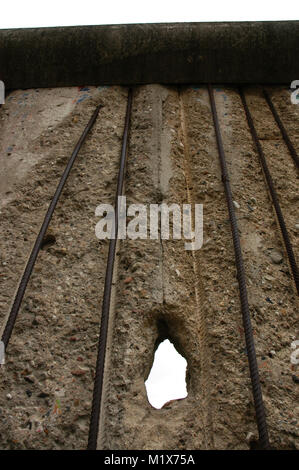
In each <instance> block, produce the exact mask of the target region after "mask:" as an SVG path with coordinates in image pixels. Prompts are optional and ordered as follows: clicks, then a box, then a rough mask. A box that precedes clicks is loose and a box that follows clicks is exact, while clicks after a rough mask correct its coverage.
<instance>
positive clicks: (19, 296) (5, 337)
mask: <svg viewBox="0 0 299 470" xmlns="http://www.w3.org/2000/svg"><path fill="white" fill-rule="evenodd" d="M101 107H102V105H99V106H98V107H97V108H96V110H95V111H94V113H93V115H92V116H91V118H90V120H89V122H88V124H87V126H86V127H85V129H84V132H83V134H82V135H81V137H80V139H79V140H78V142H77V145H76V146H75V148H74V150H73V153H72V155H71V157H70V159H69V161H68V164H67V166H66V168H65V170H64V172H63V174H62V176H61V179H60V181H59V183H58V186H57V188H56V191H55V194H54V196H53V199H52V201H51V203H50V205H49V207H48V210H47V213H46V215H45V218H44V221H43V223H42V226H41V229H40V231H39V234H38V236H37V238H36V241H35V243H34V246H33V248H32V251H31V254H30V256H29V259H28V262H27V265H26V267H25V270H24V273H23V275H22V277H21V280H20V283H19V286H18V289H17V292H16V295H15V298H14V301H13V304H12V307H11V310H10V313H9V316H8V319H7V322H6V326H5V329H4V331H3V334H2V338H1V339H2V341H3V343H4V347H5V349H6V348H7V346H8V342H9V339H10V337H11V334H12V330H13V328H14V324H15V322H16V319H17V316H18V313H19V309H20V306H21V302H22V300H23V297H24V294H25V291H26V287H27V284H28V282H29V279H30V276H31V273H32V270H33V267H34V265H35V261H36V259H37V256H38V253H39V250H40V248H41V245H42V242H43V238H44V236H45V234H46V231H47V228H48V226H49V223H50V221H51V218H52V215H53V212H54V210H55V207H56V205H57V202H58V200H59V197H60V195H61V193H62V190H63V187H64V185H65V183H66V180H67V178H68V176H69V173H70V171H71V169H72V166H73V164H74V161H75V159H76V157H77V155H78V153H79V150H80V148H81V147H82V144H83V143H84V141H85V139H86V137H87V134H88V133H89V131H90V129H91V128H92V126H93V125H94V123H95V121H96V118H97V116H98V114H99V110H100V108H101Z"/></svg>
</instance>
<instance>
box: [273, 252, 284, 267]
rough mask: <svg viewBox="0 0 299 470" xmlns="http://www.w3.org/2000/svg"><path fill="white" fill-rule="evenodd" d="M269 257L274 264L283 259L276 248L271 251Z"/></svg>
mask: <svg viewBox="0 0 299 470" xmlns="http://www.w3.org/2000/svg"><path fill="white" fill-rule="evenodd" d="M270 258H271V261H272V262H273V263H274V264H280V263H281V262H282V260H283V257H282V254H281V253H280V252H279V251H276V250H273V251H271V254H270Z"/></svg>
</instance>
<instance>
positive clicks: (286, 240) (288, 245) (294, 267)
mask: <svg viewBox="0 0 299 470" xmlns="http://www.w3.org/2000/svg"><path fill="white" fill-rule="evenodd" d="M239 93H240V96H241V100H242V103H243V106H244V110H245V114H246V117H247V122H248V126H249V129H250V132H251V136H252V139H253V142H254V144H255V147H256V150H257V153H258V156H259V160H260V163H261V166H262V168H263V172H264V175H265V178H266V181H267V184H268V188H269V192H270V195H271V198H272V202H273V206H274V209H275V212H276V216H277V220H278V223H279V226H280V230H281V234H282V237H283V241H284V244H285V248H286V252H287V255H288V259H289V264H290V267H291V271H292V274H293V278H294V282H295V286H296V289H297V293H298V295H299V271H298V266H297V263H296V258H295V255H294V251H293V247H292V243H291V240H290V237H289V233H288V230H287V227H286V223H285V220H284V217H283V214H282V211H281V207H280V204H279V199H278V195H277V192H276V190H275V187H274V183H273V180H272V176H271V173H270V171H269V168H268V165H267V161H266V157H265V154H264V151H263V148H262V146H261V143H260V141H259V138H258V135H257V132H256V129H255V126H254V122H253V119H252V116H251V113H250V111H249V108H248V105H247V101H246V98H245V94H244V90H243V88H240V89H239Z"/></svg>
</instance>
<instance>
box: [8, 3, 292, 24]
mask: <svg viewBox="0 0 299 470" xmlns="http://www.w3.org/2000/svg"><path fill="white" fill-rule="evenodd" d="M298 16H299V9H298V0H296V1H295V0H289V1H288V2H287V3H285V2H273V1H270V0H265V1H263V2H261V1H257V0H252V1H251V2H240V1H239V0H226V1H225V2H224V1H223V0H214V1H213V2H200V1H198V0H185V1H184V2H174V1H173V0H163V1H161V0H151V2H144V1H140V0H126V1H123V0H114V1H113V2H100V1H99V0H85V2H81V1H79V0H51V2H42V1H40V0H26V2H25V1H24V0H10V1H9V2H3V4H2V5H1V15H0V29H3V28H34V27H41V26H44V27H45V26H76V25H94V24H124V23H162V22H196V21H277V20H297V19H298Z"/></svg>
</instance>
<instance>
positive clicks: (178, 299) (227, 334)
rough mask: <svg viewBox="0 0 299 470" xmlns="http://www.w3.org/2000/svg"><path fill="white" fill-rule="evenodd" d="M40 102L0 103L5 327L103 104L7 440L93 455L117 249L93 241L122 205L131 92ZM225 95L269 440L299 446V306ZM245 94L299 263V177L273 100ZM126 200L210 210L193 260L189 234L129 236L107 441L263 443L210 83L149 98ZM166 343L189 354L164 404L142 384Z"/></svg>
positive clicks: (104, 444)
mask: <svg viewBox="0 0 299 470" xmlns="http://www.w3.org/2000/svg"><path fill="white" fill-rule="evenodd" d="M269 91H271V93H272V94H273V101H274V103H275V104H276V106H277V109H278V111H279V113H280V116H281V118H282V120H283V122H284V124H285V126H286V128H287V130H288V132H289V135H290V138H291V140H292V142H293V143H294V145H295V146H296V148H297V151H299V141H298V114H299V109H298V108H299V107H298V106H296V105H291V102H290V95H289V93H288V92H287V90H286V89H283V88H281V87H272V88H269ZM26 93H28V95H27V97H26V96H23V92H22V91H16V92H14V93H12V95H11V96H10V98H9V99H8V100H7V102H6V104H5V106H4V107H2V108H1V110H0V118H1V121H0V126H1V127H0V133H1V136H2V137H1V144H2V148H1V156H0V158H1V168H2V169H3V170H1V173H0V183H1V188H0V194H1V200H2V207H1V222H2V224H1V234H0V235H1V260H0V263H1V277H0V282H1V298H0V300H1V322H2V323H4V319H5V316H6V314H7V312H8V310H9V305H10V302H11V300H12V297H13V294H14V291H15V288H16V286H17V283H18V279H19V277H20V274H21V273H22V269H23V266H24V263H25V262H26V259H27V256H28V254H29V251H30V248H31V246H32V243H33V241H34V237H35V235H36V233H37V232H38V229H39V225H40V223H41V221H42V218H43V214H44V212H45V208H46V206H47V204H48V202H49V200H50V197H51V195H52V194H53V192H54V189H55V186H56V184H57V181H58V179H59V176H60V174H61V172H62V170H63V167H64V165H65V163H66V161H67V158H68V156H69V155H70V152H71V150H72V148H73V146H74V144H75V141H76V139H77V138H78V137H79V135H80V133H81V132H82V130H83V128H84V126H85V124H86V123H87V121H88V119H89V117H90V115H91V113H92V111H93V109H94V107H95V105H96V104H98V103H100V102H102V103H103V104H104V105H105V107H104V108H103V109H102V110H101V111H100V115H99V117H98V119H97V122H96V125H95V127H94V129H93V131H92V133H91V135H90V136H89V138H88V139H87V141H86V143H85V145H84V148H83V149H82V151H81V152H80V154H79V157H78V160H77V162H76V164H75V166H74V168H73V170H72V173H71V175H70V178H69V181H68V183H67V185H66V188H65V190H64V192H63V196H62V199H61V201H60V203H59V205H58V207H57V210H56V211H55V215H54V218H53V221H52V223H51V226H50V228H49V235H51V236H50V237H48V239H47V243H45V245H44V247H43V249H42V250H41V253H40V255H39V257H38V260H37V264H36V267H35V270H34V273H33V276H32V279H31V281H30V284H29V286H28V290H27V293H26V296H25V298H24V301H23V304H22V308H21V310H20V314H19V317H18V320H17V323H16V327H15V330H14V333H13V336H12V338H11V342H10V345H9V348H8V351H7V354H6V364H5V366H4V367H2V368H1V370H0V373H1V382H0V420H1V421H0V430H1V432H0V446H1V448H5V449H12V448H34V449H65V448H67V449H72V448H73V449H80V448H85V446H86V444H87V432H88V421H89V413H90V408H91V398H92V390H93V374H94V367H95V359H96V348H97V339H98V328H99V321H100V311H101V308H100V307H101V298H102V292H103V281H104V274H105V262H106V257H107V247H108V243H107V241H100V240H98V239H97V238H96V237H95V233H94V228H95V225H96V223H97V221H98V218H97V217H95V215H94V211H95V208H96V206H97V205H98V204H100V203H102V202H105V203H113V200H114V192H115V188H116V178H117V169H118V161H119V152H120V146H121V136H122V131H123V124H124V116H125V109H126V96H127V90H126V89H124V88H119V87H105V88H102V87H100V88H93V87H88V89H87V88H86V89H77V88H68V89H63V88H62V89H57V90H55V93H54V91H53V90H39V91H37V90H28V91H27V92H26ZM215 95H216V104H217V109H218V112H219V118H220V124H221V130H222V133H223V141H224V146H225V151H226V156H227V161H228V167H229V171H230V177H231V185H232V191H233V196H234V200H235V202H236V203H237V204H236V207H237V209H236V210H237V216H238V223H239V228H240V235H241V242H242V248H243V254H244V260H245V267H246V274H247V279H248V291H249V303H250V309H251V314H252V322H253V327H254V336H255V342H256V349H257V356H258V363H259V368H260V374H261V381H262V388H263V393H264V400H265V406H266V411H267V418H268V424H269V433H270V440H271V444H272V445H273V446H274V447H276V448H278V449H294V448H297V449H298V448H299V436H298V419H299V410H298V391H297V389H298V378H299V377H298V366H296V365H292V364H291V362H290V355H291V352H292V349H291V343H292V341H294V340H295V339H298V316H297V312H298V299H297V297H296V293H295V288H294V286H293V284H292V280H291V275H290V271H289V268H288V264H287V260H286V254H285V251H284V247H283V244H282V241H281V238H280V233H279V229H278V226H277V223H276V220H275V216H274V212H273V209H272V205H271V202H270V199H269V196H268V192H267V189H266V186H265V182H264V178H263V174H262V171H261V168H260V164H259V161H258V157H257V155H256V153H255V151H254V149H253V145H252V139H251V135H250V133H249V131H248V127H247V124H246V118H245V114H244V111H243V109H242V104H241V101H240V97H239V95H238V92H237V90H236V89H235V88H233V87H230V88H227V87H224V88H223V87H221V88H216V89H215ZM246 97H247V99H248V103H249V106H250V110H251V112H252V114H253V117H254V120H255V123H256V126H257V130H258V134H259V137H260V138H261V139H262V144H263V148H264V150H265V153H266V157H267V161H268V164H269V167H270V171H271V172H272V176H273V179H274V182H275V184H276V187H277V191H278V193H279V198H280V202H281V206H282V209H283V212H284V215H285V218H286V223H287V226H288V228H289V232H290V236H291V240H292V242H293V246H294V251H295V254H296V256H297V257H298V233H299V231H298V224H299V219H298V176H297V172H296V169H295V166H294V164H293V161H292V159H291V157H290V155H289V154H288V151H287V148H286V146H285V144H284V143H283V141H282V139H281V136H280V133H279V130H278V129H277V127H276V125H275V121H274V119H273V117H272V115H271V112H270V110H269V109H268V108H267V105H266V103H265V101H264V99H263V97H262V94H261V92H260V90H259V89H258V88H248V89H246ZM50 110H51V112H50ZM26 113H28V114H27V116H25V114H26ZM22 128H23V129H22ZM21 131H22V132H23V134H22V132H21ZM22 135H23V138H21V136H22ZM21 159H23V160H21ZM20 162H21V164H20ZM13 168H17V169H18V171H17V172H16V173H15V175H13ZM6 175H7V177H6ZM125 192H126V196H127V203H128V204H130V203H133V202H134V203H146V204H149V203H161V202H162V201H163V202H166V203H169V204H170V203H179V204H181V203H188V202H189V203H191V202H193V203H195V202H196V203H203V204H204V245H203V247H202V249H200V250H198V251H196V252H190V251H186V250H185V249H184V240H177V241H175V240H170V241H166V240H161V239H158V240H149V239H148V240H139V239H137V240H122V241H121V242H120V243H119V246H118V252H117V269H116V272H115V280H116V281H117V284H116V285H115V288H114V294H115V295H114V300H113V322H111V338H110V341H109V348H108V352H109V353H108V357H107V366H108V367H107V374H106V390H105V408H104V422H103V426H101V432H100V436H99V448H106V449H212V448H216V449H248V448H250V446H252V445H253V443H252V441H254V440H255V439H256V438H257V434H256V424H255V419H254V408H253V402H252V394H251V389H250V380H249V374H248V364H247V356H246V350H245V344H244V333H243V328H242V320H241V313H240V303H239V293H238V286H237V281H236V269H235V264H234V254H233V246H232V238H231V231H230V224H229V221H228V213H227V207H226V202H225V197H224V191H223V185H222V182H221V176H220V166H219V160H218V154H217V148H216V140H215V134H214V129H213V121H212V116H211V112H210V106H209V98H208V93H207V90H206V87H204V86H200V87H189V88H181V89H178V88H177V87H163V86H160V85H153V86H141V87H137V88H136V89H135V92H134V101H133V112H132V125H131V135H130V146H129V153H128V162H127V177H126V188H125ZM165 337H168V338H170V340H171V341H172V342H173V343H174V345H175V346H176V348H177V349H178V351H179V352H180V353H181V354H183V356H184V357H185V358H186V359H187V361H188V371H187V386H188V397H187V398H186V399H184V400H176V401H173V402H170V403H169V404H168V405H166V406H165V407H164V408H162V409H161V410H156V409H153V408H152V407H151V406H150V404H149V403H148V401H147V397H146V389H145V385H144V381H145V380H146V378H147V376H148V374H149V371H150V368H151V365H152V361H153V355H154V351H155V348H156V347H157V345H158V344H159V342H160V341H161V340H162V339H164V338H165Z"/></svg>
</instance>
